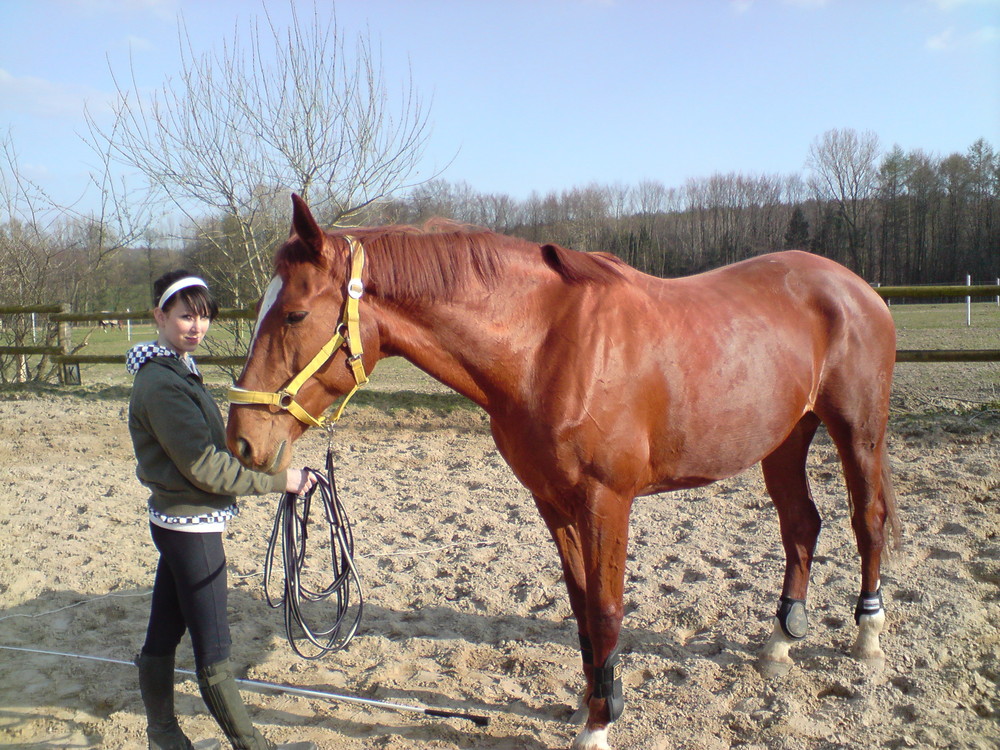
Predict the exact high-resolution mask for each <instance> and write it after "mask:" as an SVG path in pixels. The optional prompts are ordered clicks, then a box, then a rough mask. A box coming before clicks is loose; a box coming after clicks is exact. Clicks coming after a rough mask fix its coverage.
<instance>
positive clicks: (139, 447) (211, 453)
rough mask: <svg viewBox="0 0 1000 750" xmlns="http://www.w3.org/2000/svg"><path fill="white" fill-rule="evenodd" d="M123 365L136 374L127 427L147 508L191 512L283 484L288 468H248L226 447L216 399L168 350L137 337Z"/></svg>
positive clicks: (214, 508) (280, 488)
mask: <svg viewBox="0 0 1000 750" xmlns="http://www.w3.org/2000/svg"><path fill="white" fill-rule="evenodd" d="M128 368H129V371H130V372H133V373H134V374H135V383H134V385H133V387H132V398H131V400H130V402H129V415H128V429H129V433H130V434H131V435H132V445H133V446H134V448H135V457H136V459H137V461H138V466H137V468H136V476H137V477H138V478H139V481H140V482H142V483H143V484H144V485H145V486H146V487H148V488H149V490H150V492H151V493H152V494H151V496H150V498H149V505H150V507H151V508H152V509H153V510H155V511H157V512H158V513H160V514H163V515H168V516H197V515H202V514H206V513H211V512H212V511H218V510H223V509H225V508H228V507H229V506H230V505H232V503H233V500H234V496H237V495H267V494H269V493H272V492H284V490H285V484H286V481H287V477H286V474H287V472H285V471H281V472H279V473H277V474H274V475H271V474H264V473H262V472H259V471H252V470H250V469H247V468H245V467H244V466H243V465H242V464H240V462H239V461H237V460H236V458H235V457H234V456H233V455H232V454H231V453H229V451H228V450H227V449H226V428H225V424H224V423H223V421H222V414H221V413H220V412H219V407H218V405H217V404H216V403H215V401H214V400H213V399H212V396H211V394H210V393H209V392H208V390H206V388H205V386H204V384H203V383H202V379H201V376H200V375H198V374H196V373H194V372H191V371H190V370H189V369H188V368H187V366H186V365H185V364H184V362H182V361H181V360H180V359H178V358H177V357H176V356H174V355H173V353H172V352H170V351H169V350H167V349H164V348H163V347H160V346H157V345H156V344H139V345H137V346H135V347H133V348H132V349H131V350H130V351H129V354H128Z"/></svg>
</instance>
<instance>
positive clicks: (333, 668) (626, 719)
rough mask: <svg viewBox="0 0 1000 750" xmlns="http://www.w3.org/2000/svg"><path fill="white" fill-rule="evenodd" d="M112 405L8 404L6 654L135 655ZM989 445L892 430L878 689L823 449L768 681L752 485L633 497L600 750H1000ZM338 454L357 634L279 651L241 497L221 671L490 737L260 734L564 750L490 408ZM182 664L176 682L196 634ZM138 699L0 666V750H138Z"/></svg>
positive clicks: (292, 727) (530, 520)
mask: <svg viewBox="0 0 1000 750" xmlns="http://www.w3.org/2000/svg"><path fill="white" fill-rule="evenodd" d="M904 369H905V368H901V371H900V375H899V378H900V381H901V382H902V384H903V386H905V385H906V379H907V377H908V376H907V374H906V372H905V371H904ZM992 387H993V388H994V391H995V386H992ZM126 395H127V391H126V390H125V389H124V388H122V387H114V388H108V389H105V390H104V391H100V390H94V389H91V390H89V391H87V392H86V393H85V395H73V394H72V393H71V392H70V391H69V390H59V389H51V390H48V391H45V392H41V393H40V392H37V391H8V392H4V393H0V399H2V400H0V646H5V647H19V648H26V649H35V650H48V651H60V652H70V653H74V654H83V655H88V656H96V657H104V658H108V659H116V660H128V659H130V658H131V657H132V655H133V654H134V653H135V652H136V651H137V649H138V647H139V645H140V644H141V641H142V636H143V633H144V628H145V620H146V616H147V610H148V606H149V596H148V592H149V588H150V586H151V582H152V574H153V569H154V564H155V554H154V550H153V547H152V545H151V543H150V541H149V537H148V532H147V530H146V521H145V517H144V512H143V508H144V501H145V495H144V493H143V490H142V488H141V487H140V486H139V484H138V483H137V481H136V480H135V478H134V475H133V458H132V453H131V447H130V443H129V439H128V433H127V430H126V426H125V411H126V406H127V405H126ZM987 395H988V394H987ZM942 398H945V399H947V398H952V396H950V395H949V393H948V392H947V391H946V390H945V391H942V392H934V391H933V390H932V391H926V390H925V391H921V392H915V391H907V389H906V388H905V387H904V388H902V393H901V394H900V395H898V396H897V406H898V407H900V408H905V409H908V408H909V406H913V405H922V406H927V405H928V404H931V402H935V403H937V402H940V400H941V399H942ZM932 405H933V404H932ZM998 431H1000V417H998V415H997V414H996V413H990V412H979V413H976V414H968V413H967V414H963V415H952V416H949V415H942V414H936V415H934V416H927V415H921V416H914V415H912V414H904V413H902V412H900V411H898V410H897V413H896V415H895V416H894V417H893V423H892V434H891V448H892V465H893V469H894V472H895V478H896V485H897V490H898V493H899V499H900V510H901V515H902V518H903V522H904V533H905V538H904V544H903V547H902V549H901V550H900V551H899V552H898V553H897V554H895V556H894V557H893V559H891V560H890V561H889V562H888V564H887V565H886V566H885V567H884V573H883V587H884V591H885V594H886V606H887V609H888V616H889V622H888V632H887V633H886V634H885V635H884V636H883V639H882V643H883V647H884V648H885V650H886V652H887V654H888V658H889V661H888V664H887V666H886V667H885V668H884V669H882V670H874V669H871V668H868V667H865V666H863V665H861V664H859V663H857V662H855V661H853V660H852V659H851V658H850V657H849V656H848V651H849V648H850V644H851V642H852V640H853V637H854V632H855V627H854V622H853V618H852V612H853V607H854V601H855V597H856V595H857V592H858V587H859V586H858V581H859V572H858V557H857V552H856V548H855V546H854V541H853V538H852V535H851V532H850V526H849V523H848V516H847V502H846V498H845V493H844V489H843V482H842V479H841V474H840V468H839V464H838V462H837V460H836V456H835V454H834V451H833V449H832V446H831V444H830V442H829V440H828V439H826V438H825V436H824V435H822V434H821V435H820V436H819V437H818V438H817V441H816V445H815V448H814V451H813V454H812V456H811V477H812V480H813V489H814V493H815V495H816V501H817V505H818V506H819V508H820V510H821V513H822V515H823V517H824V521H825V526H824V531H823V534H822V536H821V538H820V542H819V549H818V552H817V558H816V563H815V566H814V569H813V576H812V583H813V587H812V589H811V591H810V618H811V622H812V626H813V628H812V632H811V634H810V635H809V637H808V638H807V639H806V640H805V641H804V642H803V643H802V644H801V645H799V646H798V647H797V648H795V649H794V651H793V656H794V657H795V658H796V662H797V663H796V667H795V668H794V669H793V670H792V671H791V672H790V673H789V674H788V675H787V676H786V677H784V678H782V679H779V680H773V681H767V680H764V679H763V678H762V677H761V676H760V675H759V674H758V673H757V671H756V670H755V668H754V666H753V665H754V655H755V652H756V651H757V650H758V649H759V648H760V646H761V645H762V644H763V642H764V640H765V639H766V636H767V634H768V632H769V630H770V624H769V623H770V619H771V617H772V614H773V612H774V609H775V606H776V601H777V596H778V593H779V587H780V582H781V576H782V565H783V558H782V555H781V548H780V543H779V537H778V529H777V521H776V518H775V514H774V511H773V510H772V508H771V506H770V503H769V501H768V499H767V496H766V494H765V492H764V487H763V481H762V479H761V476H760V473H759V471H758V470H756V469H755V470H751V471H748V472H746V473H745V474H743V475H742V476H739V477H737V478H734V479H731V480H728V481H726V482H722V483H719V484H716V485H713V486H711V487H708V488H703V489H699V490H692V491H685V492H677V493H673V494H668V495H661V496H656V497H651V498H646V499H642V500H640V501H638V502H637V504H636V506H635V511H634V514H633V519H632V530H633V531H632V544H631V554H630V563H629V565H630V567H629V570H628V584H627V591H626V611H627V616H626V621H625V628H624V629H623V632H622V651H623V665H624V674H625V677H624V681H625V690H626V701H627V702H626V708H625V714H624V716H623V717H622V719H621V720H620V721H618V722H617V723H616V724H615V725H614V728H613V730H612V733H611V740H612V744H613V745H614V747H616V748H618V749H619V750H639V749H640V748H642V749H643V750H667V749H668V748H691V749H692V750H693V749H696V748H697V749H704V750H719V749H724V748H748V749H751V748H760V749H762V748H790V749H791V748H796V749H802V748H806V749H816V750H819V749H820V748H822V749H828V748H869V747H871V748H909V747H947V748H984V749H985V748H996V747H998V746H1000V722H998V719H1000V687H998V683H1000V604H998V602H1000V536H998V532H1000V512H998V511H1000V499H998V497H1000V495H998V489H1000V447H998V445H1000V444H998V439H997V435H998ZM325 447H326V441H325V437H324V436H323V435H322V434H319V433H316V434H310V435H307V436H306V438H304V439H303V441H301V442H300V443H299V454H298V455H299V460H300V461H304V462H306V463H309V464H311V465H319V464H320V463H321V462H322V459H323V453H324V451H325ZM335 448H336V456H337V463H338V466H339V471H338V475H337V476H338V483H339V485H340V488H341V493H342V497H343V499H344V501H345V503H346V505H347V508H348V512H349V514H350V516H351V518H352V520H353V523H354V532H355V537H356V540H357V546H356V554H357V563H358V567H359V568H360V571H361V574H362V577H363V581H364V586H365V595H366V604H365V612H364V621H363V623H362V628H361V632H360V633H359V635H358V636H357V637H356V638H355V640H354V641H353V642H352V643H351V644H350V646H349V647H348V648H347V650H346V651H343V652H340V653H337V654H334V655H331V656H328V657H326V658H324V659H322V660H320V661H304V660H302V659H299V658H297V657H296V656H295V655H294V653H292V651H291V650H290V648H289V646H288V644H287V643H286V641H285V640H284V635H283V630H282V625H281V619H280V615H279V613H278V612H276V611H274V610H271V609H269V608H268V607H267V606H266V604H265V602H264V601H263V592H262V577H261V568H262V564H263V557H264V547H265V544H266V538H267V534H268V532H269V530H270V525H271V523H272V517H273V516H272V514H273V507H274V502H275V500H276V497H270V498H246V499H244V500H242V501H241V502H242V509H243V510H242V513H241V515H240V516H239V518H238V519H237V520H236V521H234V522H233V523H232V524H231V526H230V531H229V533H228V540H227V551H228V555H229V568H230V584H231V590H232V594H231V611H232V623H233V630H234V641H235V647H234V661H235V663H236V664H237V665H239V667H240V669H241V670H242V671H243V674H245V675H246V676H247V677H248V678H250V679H255V680H263V681H269V682H279V683H284V684H288V685H294V686H297V687H303V688H309V689H313V690H319V691H323V692H336V693H344V694H348V695H354V696H360V697H367V698H374V699H376V700H380V701H391V702H397V703H404V704H409V705H415V706H428V707H438V708H444V709H453V710H458V711H463V712H470V713H475V714H482V715H486V716H489V717H490V723H489V726H488V727H485V728H481V727H477V726H475V725H474V724H472V723H471V722H469V721H465V720H462V719H444V720H442V719H432V718H427V717H425V716H424V715H422V714H414V713H403V712H398V711H391V710H386V709H382V708H369V707H362V706H358V705H354V704H348V703H340V702H332V701H328V700H321V699H313V698H305V697H300V696H289V695H285V694H281V693H275V692H271V691H265V690H252V691H248V692H247V693H246V698H247V701H248V703H249V704H250V706H251V709H252V713H253V714H254V716H255V719H256V721H257V722H259V724H260V725H261V727H262V728H263V730H264V731H265V733H267V734H268V735H269V736H270V737H272V738H273V739H276V740H291V739H312V740H314V741H315V742H317V743H318V744H319V746H320V747H322V748H350V749H352V750H353V749H356V748H392V749H397V748H398V749H402V748H436V749H438V750H444V749H449V750H450V749H452V748H525V749H527V750H541V749H542V748H565V747H568V745H569V744H570V742H571V741H572V738H573V737H574V736H575V734H576V731H577V728H576V727H574V726H572V725H570V724H568V723H567V722H566V720H567V719H568V717H569V716H570V714H571V712H572V710H573V708H575V705H576V701H577V695H578V693H579V691H580V690H581V689H582V684H583V683H582V675H581V672H580V669H579V667H578V664H579V655H578V653H577V650H576V628H575V623H574V622H573V620H572V618H571V616H570V612H569V607H568V605H567V601H566V596H565V591H564V587H563V584H562V582H561V580H560V572H559V569H558V565H557V561H556V556H555V550H554V547H553V546H552V544H551V542H550V541H549V539H548V537H547V534H546V531H545V529H544V527H543V525H542V523H541V520H540V519H539V518H538V515H537V513H536V511H535V509H534V507H533V505H532V503H531V499H530V497H529V495H528V493H527V492H526V491H525V490H524V489H523V488H522V487H521V486H520V485H519V484H518V483H517V481H516V480H515V479H514V477H513V476H512V474H511V472H510V471H509V470H508V468H507V467H506V465H505V464H504V463H503V461H502V460H501V459H500V457H499V455H498V454H497V452H496V450H495V448H494V445H493V442H492V440H491V438H490V436H489V431H488V428H487V424H486V420H485V417H484V416H483V415H482V413H481V412H478V411H476V410H470V409H458V410H456V411H453V412H452V413H450V414H445V413H443V412H438V411H434V410H430V409H416V410H410V411H396V412H393V413H391V414H390V413H387V412H386V411H383V410H381V409H379V408H376V407H374V406H364V405H363V404H362V405H360V406H358V407H356V408H353V409H352V410H351V411H350V412H349V414H348V416H347V417H345V421H344V423H343V425H342V426H341V427H339V428H338V430H337V433H336V443H335ZM178 666H179V667H180V668H182V669H193V662H192V659H191V656H190V647H189V644H188V643H186V642H185V643H184V644H183V645H182V649H181V655H180V658H179V664H178ZM135 680H136V674H135V670H134V668H133V667H131V666H126V665H120V664H115V663H104V662H94V661H88V660H82V659H77V658H64V657H59V656H49V655H42V654H37V653H26V652H19V651H11V650H7V649H0V744H2V745H5V746H9V747H22V748H54V747H61V748H62V747H65V748H93V747H102V748H141V747H144V734H143V730H144V720H143V715H142V706H141V703H140V700H139V696H138V692H137V688H136V684H135ZM180 680H181V681H180V682H179V685H178V699H177V704H178V713H179V714H180V715H181V721H182V725H183V726H184V728H185V729H186V731H187V732H188V734H189V735H190V736H191V737H192V738H193V739H196V740H202V739H206V738H211V737H220V736H221V735H220V734H219V732H218V729H217V727H216V726H215V724H214V722H213V721H212V720H211V718H210V717H209V716H208V714H207V712H206V710H205V708H204V706H203V704H202V703H201V700H200V698H199V696H198V693H197V688H196V686H195V684H194V683H193V681H192V679H191V678H189V677H186V676H183V675H182V676H181V678H180Z"/></svg>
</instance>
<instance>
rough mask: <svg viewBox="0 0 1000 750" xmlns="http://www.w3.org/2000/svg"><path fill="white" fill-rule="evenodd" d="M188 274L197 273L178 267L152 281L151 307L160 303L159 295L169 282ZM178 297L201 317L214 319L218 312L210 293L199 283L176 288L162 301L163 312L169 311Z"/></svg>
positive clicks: (171, 282)
mask: <svg viewBox="0 0 1000 750" xmlns="http://www.w3.org/2000/svg"><path fill="white" fill-rule="evenodd" d="M188 276H197V274H194V273H191V272H190V271H188V270H187V269H185V268H178V269H177V270H176V271H168V272H167V273H165V274H163V275H162V276H161V277H160V278H158V279H157V280H156V281H154V282H153V307H156V306H157V305H159V304H160V297H161V296H162V295H163V293H164V292H165V291H167V288H168V287H169V286H170V285H171V284H173V283H174V282H175V281H180V280H181V279H184V278H187V277H188ZM179 299H182V300H184V302H185V303H187V306H188V307H189V308H190V309H191V312H194V313H197V314H198V315H200V316H201V317H203V318H208V319H209V320H215V318H216V316H217V315H218V314H219V304H218V303H217V302H216V301H215V298H214V297H213V296H212V293H211V292H210V291H208V289H206V288H205V287H203V286H201V285H198V286H186V287H184V288H183V289H178V290H177V291H176V292H174V293H173V294H171V295H170V297H169V298H168V299H167V300H166V301H165V302H164V303H163V312H169V311H170V308H172V307H173V306H174V304H176V302H177V300H179Z"/></svg>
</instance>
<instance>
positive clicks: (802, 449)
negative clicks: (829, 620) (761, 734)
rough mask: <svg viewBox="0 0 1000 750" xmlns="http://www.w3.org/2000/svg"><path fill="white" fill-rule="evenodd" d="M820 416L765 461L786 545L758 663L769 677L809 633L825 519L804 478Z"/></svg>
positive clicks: (785, 666)
mask: <svg viewBox="0 0 1000 750" xmlns="http://www.w3.org/2000/svg"><path fill="white" fill-rule="evenodd" d="M818 426H819V419H818V418H817V417H816V416H815V415H814V414H807V415H806V416H804V417H803V418H802V419H801V420H800V421H799V423H798V424H797V425H796V426H795V428H794V429H793V430H792V433H791V434H790V435H789V436H788V437H787V438H786V439H785V441H784V442H783V443H782V444H781V445H779V446H778V448H777V449H775V450H774V451H773V452H772V453H771V454H770V455H769V456H767V457H766V458H765V459H764V460H763V461H761V468H762V469H763V472H764V482H765V484H766V485H767V491H768V493H769V494H770V495H771V500H772V501H773V502H774V507H775V508H776V509H777V511H778V520H779V522H780V525H781V543H782V546H784V548H785V580H784V584H783V585H782V588H781V599H780V601H779V605H778V611H777V614H776V615H775V617H774V627H773V631H772V633H771V637H770V638H769V639H768V641H767V643H766V644H765V645H764V648H763V649H762V650H761V653H760V659H759V662H758V667H759V669H760V671H761V672H763V673H764V674H765V675H767V676H780V675H783V674H785V673H787V672H788V670H790V669H791V667H792V663H793V662H792V659H791V657H790V656H789V655H788V651H789V648H790V647H791V645H792V644H793V643H795V642H796V641H799V640H801V639H802V638H804V637H805V635H806V632H807V631H808V627H809V626H808V622H807V620H806V594H807V593H808V589H809V571H810V568H811V567H812V559H813V552H814V550H815V549H816V540H817V539H818V538H819V531H820V526H821V521H820V517H819V512H818V511H817V510H816V505H815V503H813V499H812V493H811V492H810V491H809V479H808V477H807V476H806V456H807V455H808V453H809V446H810V444H811V443H812V439H813V436H814V435H815V434H816V428H817V427H818Z"/></svg>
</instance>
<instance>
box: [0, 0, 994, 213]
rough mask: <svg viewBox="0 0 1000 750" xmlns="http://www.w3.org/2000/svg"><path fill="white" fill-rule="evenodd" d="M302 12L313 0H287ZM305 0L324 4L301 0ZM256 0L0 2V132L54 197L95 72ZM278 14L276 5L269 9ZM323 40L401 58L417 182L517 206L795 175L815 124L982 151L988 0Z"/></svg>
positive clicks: (398, 0)
mask: <svg viewBox="0 0 1000 750" xmlns="http://www.w3.org/2000/svg"><path fill="white" fill-rule="evenodd" d="M297 5H298V6H299V7H300V8H304V9H310V8H311V7H312V2H311V0H308V1H307V2H298V3H297ZM320 6H321V7H326V4H325V3H323V2H322V1H320ZM261 7H262V6H261V3H260V2H259V0H245V1H243V2H237V0H31V1H30V2H29V1H28V0H0V137H2V136H3V135H4V134H5V133H6V132H8V128H9V132H10V134H11V137H12V139H13V143H14V147H15V150H16V152H17V154H18V157H19V160H20V163H21V167H22V170H23V171H24V172H25V173H26V174H27V175H28V176H29V177H31V178H32V179H33V180H35V181H37V182H38V183H39V184H41V185H42V186H43V187H45V188H46V189H47V190H48V191H49V192H50V193H51V194H52V196H53V197H54V198H56V199H57V200H63V201H69V200H72V199H73V198H74V197H75V196H76V194H77V193H78V192H79V191H80V189H81V187H82V185H83V184H84V182H85V179H84V178H85V175H86V173H87V170H88V169H89V168H90V167H89V165H91V164H92V163H93V162H94V157H93V155H92V154H91V153H90V152H89V151H88V149H87V147H86V146H85V145H84V144H83V143H82V142H81V140H80V137H79V134H80V133H83V132H84V131H85V125H84V120H83V108H84V103H85V102H86V103H87V104H88V106H89V107H90V108H91V109H92V110H93V111H95V112H98V113H100V112H102V111H104V110H105V109H106V108H107V101H108V100H109V99H110V98H111V97H112V95H113V93H114V84H113V82H112V76H111V72H110V71H109V66H110V67H111V68H112V69H113V70H114V71H115V72H116V73H117V74H118V75H121V76H127V74H128V69H129V54H130V50H131V57H132V60H133V62H134V68H135V75H136V83H137V84H138V85H139V86H140V88H147V89H155V88H157V87H160V86H162V85H163V84H164V82H165V81H166V80H167V78H168V77H170V76H176V74H177V73H178V71H179V70H180V65H179V54H178V43H177V18H178V16H179V15H182V16H183V18H184V21H185V23H186V26H187V29H188V32H189V34H190V36H191V40H192V43H193V45H194V47H195V50H196V51H197V52H201V51H208V50H211V49H213V48H217V47H218V46H219V45H220V44H221V43H222V42H223V41H225V40H226V39H227V38H230V37H231V36H232V35H233V33H234V29H235V28H236V24H237V21H239V22H240V24H241V26H244V27H245V25H246V22H247V21H248V20H249V19H250V18H251V17H253V16H259V15H260V14H261ZM267 8H268V12H269V13H270V14H271V16H272V18H274V19H276V20H277V21H278V22H279V23H281V21H282V19H285V18H287V17H288V16H289V6H288V2H287V0H280V1H271V0H269V1H268V3H267ZM336 14H337V20H338V24H339V26H340V29H341V33H342V34H343V35H344V36H345V37H353V36H354V35H355V34H357V33H358V32H362V33H364V32H367V33H369V34H370V36H371V38H372V39H373V40H374V41H375V42H376V43H377V44H379V45H380V46H381V50H382V60H383V66H384V74H385V80H386V82H387V83H388V85H389V87H390V89H394V88H395V87H397V86H399V85H400V84H402V83H403V81H404V80H405V78H406V76H407V71H412V76H413V81H414V85H415V88H416V90H417V92H418V93H419V94H420V95H421V96H422V97H423V98H424V100H425V102H426V103H427V105H428V106H429V108H430V121H431V126H432V128H433V131H432V135H431V142H430V144H429V148H428V150H427V152H426V155H425V157H424V161H423V163H422V165H421V175H424V176H430V175H432V174H433V173H434V172H435V171H436V170H438V169H439V168H441V167H442V166H444V165H447V164H449V162H450V165H449V166H448V167H447V169H446V170H445V171H444V173H443V174H442V175H441V176H442V177H443V178H444V179H446V180H449V181H452V182H460V181H465V182H467V183H469V184H470V185H471V186H472V187H473V188H474V189H476V190H478V191H481V192H497V193H507V194H509V195H512V196H514V197H515V198H526V197H528V195H529V194H531V193H532V192H533V191H537V192H538V193H540V194H545V193H547V192H549V191H560V190H564V189H569V188H572V187H583V186H585V185H587V184H589V183H592V182H596V183H599V184H616V183H617V184H624V185H634V184H637V183H638V182H639V181H641V180H646V179H651V180H659V181H661V182H663V183H664V184H665V185H667V186H668V187H674V186H681V185H683V184H684V182H685V180H687V179H689V178H700V177H708V176H710V175H712V174H713V173H716V172H723V173H729V172H743V173H751V174H788V173H802V172H804V162H805V159H806V157H807V154H808V149H809V145H810V144H811V143H812V142H813V141H814V140H815V139H816V138H817V137H819V136H820V135H822V134H823V133H824V132H826V131H827V130H830V129H832V128H852V129H855V130H858V131H868V130H870V131H873V132H875V133H876V134H877V135H878V137H879V139H880V141H881V143H882V145H883V147H884V148H886V149H888V148H889V147H891V146H892V145H894V144H899V145H900V146H902V147H903V148H904V149H906V150H909V149H917V148H919V149H924V150H925V151H928V152H930V153H933V154H939V155H947V154H949V153H952V152H955V151H965V150H966V148H968V146H970V145H971V144H972V143H973V142H974V141H975V140H976V139H978V138H986V139H987V140H988V141H989V142H990V143H991V144H992V145H993V146H994V147H995V148H998V149H1000V0H825V1H824V0H659V1H657V0H535V1H534V2H529V1H527V0H339V1H338V2H336Z"/></svg>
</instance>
